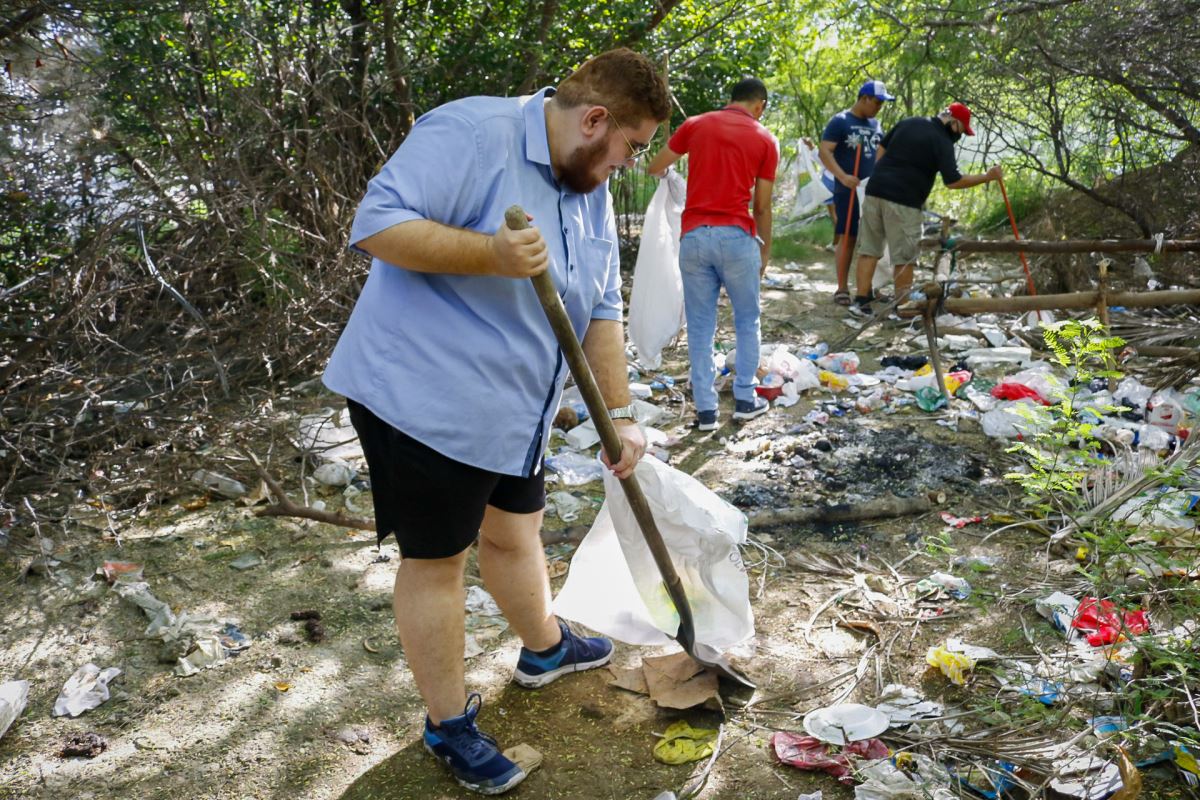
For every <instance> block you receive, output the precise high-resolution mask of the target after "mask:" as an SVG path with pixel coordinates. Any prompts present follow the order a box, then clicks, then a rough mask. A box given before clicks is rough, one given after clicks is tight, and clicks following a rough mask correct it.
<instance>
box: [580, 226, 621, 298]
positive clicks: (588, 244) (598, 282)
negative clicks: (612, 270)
mask: <svg viewBox="0 0 1200 800" xmlns="http://www.w3.org/2000/svg"><path fill="white" fill-rule="evenodd" d="M616 246H617V244H616V242H614V241H612V240H610V239H601V238H599V237H596V236H587V237H584V240H583V247H582V248H580V253H579V255H580V258H579V263H578V265H577V268H578V270H579V272H580V275H579V277H580V279H581V280H580V284H581V289H582V291H583V294H584V300H585V301H586V302H587V304H588V308H589V310H590V308H591V307H592V306H595V305H596V304H597V303H599V302H600V300H601V298H603V297H604V290H605V289H606V288H608V277H609V273H608V269H609V263H610V262H611V261H612V260H613V252H614V251H615V249H616Z"/></svg>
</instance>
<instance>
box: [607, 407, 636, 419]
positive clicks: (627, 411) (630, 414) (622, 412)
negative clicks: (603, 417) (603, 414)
mask: <svg viewBox="0 0 1200 800" xmlns="http://www.w3.org/2000/svg"><path fill="white" fill-rule="evenodd" d="M608 418H609V419H628V420H632V421H633V422H637V409H635V408H634V407H633V406H632V405H629V406H621V407H619V408H610V409H609V410H608Z"/></svg>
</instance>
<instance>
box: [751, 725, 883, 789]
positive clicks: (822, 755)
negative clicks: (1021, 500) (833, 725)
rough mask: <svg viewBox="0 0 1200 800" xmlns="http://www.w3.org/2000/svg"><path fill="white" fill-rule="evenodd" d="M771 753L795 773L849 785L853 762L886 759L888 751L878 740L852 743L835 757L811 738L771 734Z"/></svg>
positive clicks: (777, 733) (816, 740) (822, 743)
mask: <svg viewBox="0 0 1200 800" xmlns="http://www.w3.org/2000/svg"><path fill="white" fill-rule="evenodd" d="M771 751H772V752H773V753H775V757H776V758H778V759H779V760H780V761H781V762H783V763H784V764H787V765H789V766H793V767H796V768H797V769H803V770H810V771H814V772H827V773H829V774H830V775H832V776H834V777H835V778H837V779H838V780H840V781H842V782H843V783H850V782H851V778H850V770H851V765H852V763H853V760H855V759H864V758H867V759H876V758H886V757H887V755H888V748H887V745H885V744H884V743H883V742H881V741H880V740H878V739H865V740H863V741H860V742H851V743H850V744H848V745H846V746H845V747H844V748H842V750H841V752H838V753H835V752H833V750H832V749H831V748H830V746H829V745H827V744H826V743H825V742H822V741H821V740H820V739H817V738H815V737H812V736H801V735H800V734H798V733H792V732H790V731H776V732H775V733H773V734H771Z"/></svg>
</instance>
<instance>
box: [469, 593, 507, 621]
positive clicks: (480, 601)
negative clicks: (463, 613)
mask: <svg viewBox="0 0 1200 800" xmlns="http://www.w3.org/2000/svg"><path fill="white" fill-rule="evenodd" d="M467 611H469V612H470V613H472V614H482V615H483V616H485V617H498V616H500V613H501V612H500V606H498V605H496V601H495V600H493V599H492V596H491V595H490V594H488V590H487V589H484V588H483V587H482V586H468V587H467Z"/></svg>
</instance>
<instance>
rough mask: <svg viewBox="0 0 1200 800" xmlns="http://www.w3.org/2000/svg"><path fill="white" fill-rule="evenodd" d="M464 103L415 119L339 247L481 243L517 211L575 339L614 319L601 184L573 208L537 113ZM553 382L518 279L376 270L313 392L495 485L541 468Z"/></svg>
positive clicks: (610, 243)
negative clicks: (369, 241) (418, 223)
mask: <svg viewBox="0 0 1200 800" xmlns="http://www.w3.org/2000/svg"><path fill="white" fill-rule="evenodd" d="M553 91H554V90H553V89H543V90H542V91H540V92H538V93H537V94H535V95H533V96H532V97H521V98H496V97H470V98H466V99H464V100H457V101H455V102H452V103H448V104H447V105H444V106H441V107H439V108H437V109H434V110H433V111H430V112H429V113H428V114H425V115H424V116H422V117H421V118H420V119H419V120H417V123H416V125H415V126H413V129H412V131H411V132H410V133H409V135H408V137H407V138H406V139H405V140H404V143H403V144H402V145H401V146H400V149H399V150H397V151H396V153H395V154H394V155H393V156H392V158H391V159H390V160H389V161H388V162H387V164H386V165H384V167H383V169H382V171H380V173H379V174H378V175H376V176H375V178H373V179H372V180H371V182H370V184H369V185H368V187H367V194H366V197H365V198H363V202H362V205H361V206H359V209H358V213H357V215H356V216H355V218H354V225H353V227H352V228H351V231H350V246H351V247H352V248H356V247H357V244H358V243H359V242H361V241H362V240H363V239H366V238H368V237H370V236H372V235H374V234H376V233H379V232H380V231H382V230H385V229H386V228H390V227H391V226H393V225H397V224H399V223H401V222H408V221H410V220H416V219H427V220H432V221H434V222H440V223H443V224H445V225H452V226H455V227H459V228H467V229H469V230H473V231H479V232H480V233H485V234H489V235H490V234H492V233H494V232H495V231H496V230H497V229H499V227H500V226H501V225H503V224H504V211H505V209H507V208H508V207H509V206H510V205H512V204H513V203H519V204H520V205H521V206H522V207H523V208H524V209H525V210H526V211H527V212H528V213H529V214H530V215H532V216H533V222H532V223H531V224H532V225H535V226H537V227H538V228H539V229H540V230H541V232H542V237H543V238H544V239H545V240H546V245H547V246H548V248H549V251H550V267H549V270H550V273H551V275H552V276H553V278H554V283H555V285H556V286H557V287H558V293H559V295H560V296H561V297H562V298H563V304H564V305H565V306H566V309H567V314H568V316H569V317H570V318H571V324H572V326H573V327H574V329H575V333H576V335H577V336H579V337H580V339H582V338H583V335H584V333H585V332H586V331H587V327H588V323H589V321H590V320H593V319H606V320H618V321H619V320H620V319H621V308H622V306H621V291H620V288H621V274H620V264H619V262H618V256H617V244H616V242H617V231H616V223H615V220H614V217H613V210H612V199H611V197H610V196H609V193H608V185H607V183H605V184H602V185H601V186H600V187H599V188H597V189H595V190H594V191H592V192H589V193H588V194H576V193H575V192H572V191H570V190H569V189H567V188H565V187H562V186H559V184H558V183H557V182H556V181H555V179H554V175H553V173H552V172H551V168H550V145H549V142H548V140H547V136H546V114H545V108H544V100H545V98H546V97H548V96H549V95H550V94H553ZM566 374H567V366H566V363H565V362H564V361H563V358H562V355H561V353H560V352H559V349H558V343H557V342H556V340H555V338H554V332H553V331H552V330H551V329H550V324H549V323H548V322H547V321H546V316H545V314H544V313H543V311H542V308H541V305H540V304H539V303H538V299H537V294H536V293H535V292H534V289H533V284H532V283H531V282H530V281H528V280H525V279H514V278H501V277H492V276H467V275H440V274H430V273H422V272H413V271H411V270H407V269H403V268H401V267H399V266H396V265H392V264H389V263H387V262H385V261H381V260H380V259H378V258H376V259H374V260H373V261H372V263H371V272H370V275H369V276H368V278H367V282H366V285H365V286H364V287H363V290H362V294H361V295H360V296H359V298H358V302H357V303H356V304H355V306H354V311H353V313H351V315H350V322H349V323H348V324H347V326H346V330H345V331H344V332H343V333H342V336H341V338H340V339H339V340H338V343H337V346H336V347H335V348H334V351H333V356H332V357H331V358H330V360H329V365H328V367H327V368H326V370H325V385H326V386H328V387H329V388H330V389H332V390H333V391H335V392H338V393H339V394H342V395H345V396H346V397H350V398H352V399H354V400H357V401H358V402H360V403H362V404H363V405H364V406H366V407H367V408H369V409H371V411H372V412H374V414H375V415H376V416H377V417H379V418H380V419H382V420H384V421H385V422H387V423H388V424H390V425H392V426H393V427H395V428H398V429H399V430H401V431H403V432H404V433H406V434H408V435H409V436H411V437H413V438H414V439H416V440H417V441H419V442H421V443H423V444H425V445H427V446H429V447H431V448H433V449H434V450H437V451H438V452H440V453H442V454H443V455H445V456H448V457H449V458H452V459H454V460H456V461H461V462H463V463H465V464H470V465H472V466H476V467H479V468H481V469H486V470H489V471H491V472H499V473H503V474H507V475H531V474H533V473H534V472H535V471H536V470H537V469H538V466H539V464H540V458H541V455H542V452H543V451H544V450H545V447H546V440H547V438H548V435H549V432H550V426H551V422H552V421H553V419H554V414H555V413H556V412H557V410H558V403H559V397H560V395H561V393H562V387H563V382H564V381H565V380H566Z"/></svg>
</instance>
